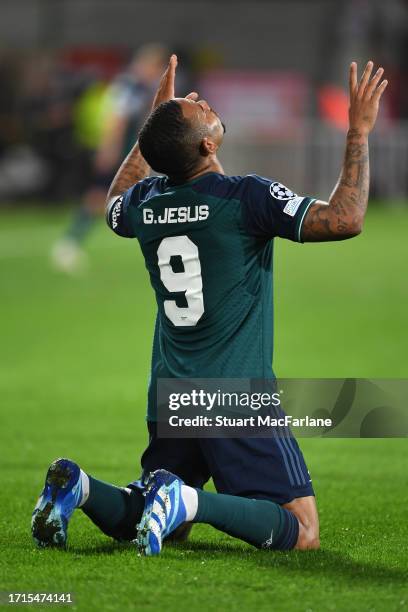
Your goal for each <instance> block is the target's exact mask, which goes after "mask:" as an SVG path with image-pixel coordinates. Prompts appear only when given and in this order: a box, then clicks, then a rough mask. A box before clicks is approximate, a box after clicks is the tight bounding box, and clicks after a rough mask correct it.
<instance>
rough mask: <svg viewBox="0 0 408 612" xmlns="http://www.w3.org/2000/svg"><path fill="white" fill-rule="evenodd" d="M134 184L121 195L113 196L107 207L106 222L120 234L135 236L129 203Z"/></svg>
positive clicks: (124, 236)
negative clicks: (129, 215)
mask: <svg viewBox="0 0 408 612" xmlns="http://www.w3.org/2000/svg"><path fill="white" fill-rule="evenodd" d="M133 190H134V186H133V187H131V188H130V189H128V190H127V191H125V193H123V194H122V195H120V196H115V197H113V198H112V199H111V200H110V202H109V203H108V206H107V207H106V223H107V224H108V226H109V227H110V228H111V230H112V231H114V232H115V234H117V235H118V236H122V238H134V235H133V234H132V230H131V227H130V223H129V219H128V211H129V204H130V201H131V196H132V193H133Z"/></svg>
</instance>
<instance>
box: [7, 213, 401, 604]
mask: <svg viewBox="0 0 408 612" xmlns="http://www.w3.org/2000/svg"><path fill="white" fill-rule="evenodd" d="M0 218H1V224H0V266H1V302H0V309H1V327H2V334H1V347H2V351H1V352H2V367H1V371H0V390H1V420H2V426H1V449H2V452H1V457H0V462H1V489H0V534H1V558H0V580H1V583H0V590H2V591H16V592H17V591H18V592H20V591H27V592H44V591H47V592H68V591H70V592H72V593H73V594H74V597H75V601H76V604H75V606H74V609H79V610H84V611H88V610H89V611H93V610H95V611H96V610H127V609H135V610H191V609H196V610H237V609H240V610H251V611H257V610H277V611H284V612H286V611H289V610H294V611H295V610H296V611H303V612H320V611H323V610H328V611H330V610H347V611H359V612H360V611H365V610H367V611H368V610H370V611H375V612H379V611H382V610H387V611H393V610H395V611H396V610H404V609H408V574H407V561H408V552H407V551H408V544H407V535H408V529H407V517H408V514H407V506H408V494H407V473H408V443H407V440H403V439H394V440H391V439H389V440H334V439H332V440H321V439H314V440H310V439H309V440H303V441H302V440H301V446H302V448H303V450H304V452H305V455H306V459H307V462H308V464H309V468H310V471H311V474H312V477H313V481H314V485H315V489H316V493H317V498H318V504H319V509H320V519H321V540H322V548H321V550H320V551H317V552H312V553H296V552H295V553H293V552H292V553H274V552H271V551H269V552H268V551H262V552H260V551H257V550H255V549H253V548H251V547H250V546H247V545H245V544H243V543H241V542H239V541H237V540H233V539H232V538H229V537H228V536H226V535H223V534H222V533H220V532H217V531H215V530H213V529H211V528H210V527H207V526H204V525H200V526H196V527H195V528H194V530H193V533H192V537H191V540H190V542H188V543H185V544H183V545H179V546H168V547H166V548H165V550H164V552H163V554H162V555H161V556H160V557H159V558H154V559H145V558H140V557H138V556H137V554H136V551H135V550H134V549H133V548H132V546H130V545H119V544H116V543H115V542H113V541H111V540H110V539H108V538H107V537H105V536H104V535H103V534H101V533H100V532H99V531H98V530H97V528H96V527H94V526H93V525H92V524H91V523H90V522H89V521H88V520H87V518H86V517H85V516H84V515H83V514H82V513H81V512H77V513H75V515H74V517H73V520H72V522H71V525H70V534H69V547H68V550H67V551H56V550H42V551H39V550H36V549H35V548H34V546H33V544H32V542H31V538H30V532H29V524H30V515H31V511H32V508H33V505H34V503H35V501H36V497H37V495H38V493H39V491H40V489H41V487H42V483H43V478H44V473H45V470H46V468H47V466H48V464H49V463H50V461H51V460H52V459H54V458H55V457H58V456H68V457H71V458H73V459H75V460H76V461H78V462H79V463H80V464H81V465H82V466H83V467H84V468H85V469H86V470H87V471H89V472H90V473H92V474H94V475H95V476H97V477H99V478H102V479H105V480H108V481H112V482H115V483H118V484H126V483H127V482H129V481H130V480H133V479H134V478H135V477H137V476H138V475H139V456H140V453H141V451H142V449H143V447H144V445H145V442H146V433H145V423H144V411H145V401H146V400H145V396H146V384H147V376H148V367H149V358H150V356H149V353H150V344H151V336H152V329H153V318H154V314H155V312H154V310H155V309H154V299H153V295H152V292H151V290H150V286H149V282H148V279H147V276H146V273H145V269H144V264H143V261H142V258H141V255H140V253H139V249H138V246H137V244H136V242H133V241H126V240H121V239H120V238H117V237H115V236H114V235H113V234H111V233H110V232H109V231H108V229H105V227H104V225H103V223H101V224H100V225H99V226H98V227H97V228H96V230H95V232H94V233H93V235H92V236H91V239H90V241H89V254H90V269H89V271H88V273H87V274H85V275H84V276H82V277H80V278H77V279H71V278H65V277H62V276H60V275H58V274H56V273H55V272H53V270H52V269H51V268H50V266H49V261H48V251H49V247H50V245H51V243H52V241H53V240H54V239H55V238H56V237H57V236H58V235H59V233H60V231H61V229H62V227H63V225H64V223H65V221H66V219H67V212H66V211H65V212H62V213H58V214H56V213H54V212H53V211H48V212H47V211H44V210H43V211H41V210H40V211H24V210H23V211H17V212H15V213H11V212H8V213H6V212H3V213H2V214H1V216H0ZM407 230H408V212H404V211H403V210H402V209H398V208H395V209H393V208H392V207H391V208H387V209H386V208H381V207H378V208H376V207H372V210H371V211H370V214H369V216H368V219H367V222H366V226H365V231H364V233H363V234H362V236H360V237H359V238H358V239H355V240H352V241H349V242H344V243H338V244H327V245H303V246H300V245H296V244H290V243H284V242H283V241H280V242H279V243H278V244H277V246H276V253H275V314H276V317H275V321H276V332H275V369H276V371H277V373H278V375H280V376H288V377H289V376H303V377H307V376H315V377H325V376H328V377H343V376H361V377H376V376H378V377H407V376H408V363H407V345H408V343H407V340H408V326H407V302H408V283H407V268H406V265H407V261H408V246H407V244H408V243H407ZM37 608H41V606H37ZM44 609H47V608H44Z"/></svg>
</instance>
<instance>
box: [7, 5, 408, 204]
mask: <svg viewBox="0 0 408 612" xmlns="http://www.w3.org/2000/svg"><path fill="white" fill-rule="evenodd" d="M1 6H2V19H1V22H0V40H1V47H0V203H1V204H2V205H5V204H10V203H12V202H15V201H21V200H24V201H35V202H36V203H37V204H38V203H39V202H41V203H42V204H44V205H45V204H48V205H49V206H50V207H55V206H57V205H58V204H59V203H61V202H64V201H65V202H66V201H71V202H74V201H75V200H76V199H78V198H80V197H81V196H83V194H84V191H85V190H86V189H87V187H89V184H90V183H91V182H92V177H93V174H94V170H95V168H93V162H94V159H95V151H97V149H98V147H99V146H100V145H101V139H103V137H104V128H105V131H106V123H107V117H109V114H116V115H121V116H122V117H124V116H126V117H127V119H128V118H129V116H131V115H132V114H135V113H136V114H137V115H138V117H137V121H136V122H134V123H133V138H135V137H136V134H137V128H138V127H139V126H140V123H141V122H142V120H143V118H144V116H145V115H146V112H147V108H148V102H150V94H151V91H152V90H153V89H154V86H155V84H156V81H157V72H159V71H160V69H161V68H160V67H159V68H158V69H157V70H156V71H155V70H154V69H153V70H150V74H145V73H144V72H143V62H147V63H149V62H151V59H152V58H151V57H149V54H148V53H146V54H145V57H144V58H142V59H141V60H140V61H139V66H137V67H136V69H134V68H135V67H134V65H133V67H132V59H133V64H134V63H135V62H134V58H135V54H137V53H138V52H139V53H140V52H142V55H143V51H145V52H146V45H148V47H150V51H152V45H153V46H154V45H156V47H158V46H161V48H162V52H163V55H164V56H167V54H168V53H169V52H170V51H175V52H177V53H178V54H179V57H180V69H179V78H178V89H179V93H180V94H184V93H185V92H187V91H188V90H190V89H191V88H192V87H194V88H197V89H198V90H199V92H200V94H201V95H202V96H203V97H205V98H208V99H209V100H210V101H211V104H212V105H213V106H214V108H216V109H217V110H218V112H219V113H220V114H221V115H222V116H223V118H224V121H225V123H226V124H227V130H228V138H227V139H226V141H225V147H224V153H223V161H224V164H225V168H226V171H227V172H229V173H246V172H253V171H256V172H257V173H259V174H263V175H267V176H276V177H279V179H280V180H281V181H283V182H288V183H289V184H291V185H292V186H293V187H294V188H295V189H296V190H297V191H300V192H305V193H311V194H318V195H320V196H322V197H327V195H328V193H329V191H330V189H331V187H332V186H333V182H334V180H335V179H336V176H337V173H338V169H339V161H340V159H341V155H342V149H343V142H344V130H345V128H346V125H347V90H346V85H347V70H348V65H349V62H350V60H352V59H356V60H357V61H358V62H359V64H360V68H361V67H362V66H363V63H364V62H365V61H366V60H367V59H368V58H372V59H373V60H374V61H375V62H376V64H382V65H383V66H384V68H385V70H386V73H387V76H388V78H389V80H390V82H391V86H390V87H389V88H388V91H387V95H386V96H385V98H384V102H383V104H382V111H381V117H380V120H379V123H378V126H377V129H376V131H375V133H374V134H373V136H372V168H373V180H372V189H371V194H372V196H374V197H377V198H393V199H395V198H397V199H400V198H404V197H405V194H406V192H407V180H408V178H407V172H406V169H407V164H408V128H407V124H406V119H407V116H408V82H407V80H408V79H407V75H408V65H407V64H408V3H407V2H406V0H389V1H388V2H387V3H384V2H382V1H381V0H350V1H348V0H343V1H338V0H304V1H301V0H290V1H273V0H271V1H269V2H268V1H263V0H255V1H251V2H250V3H248V2H239V1H235V2H234V1H232V0H219V1H217V2H215V1H214V2H212V1H211V0H195V1H194V2H186V1H182V0H172V2H171V3H169V2H166V1H161V0H149V1H145V2H140V1H137V0H136V1H135V0H115V1H113V0H2V3H1ZM156 51H157V52H158V49H156ZM158 55H160V53H159V52H158ZM136 57H137V55H136ZM156 61H157V64H160V57H156ZM150 68H151V67H150ZM132 70H133V74H132ZM125 75H126V76H125ZM124 78H127V79H128V81H129V82H131V87H130V88H129V82H128V87H127V90H128V91H127V92H126V91H125V92H124V91H121V92H119V93H118V92H116V93H117V95H116V98H115V96H112V95H109V94H112V90H111V89H110V86H112V83H114V84H116V85H119V88H120V85H122V90H123V89H124V87H123V79H124ZM121 80H122V83H121ZM136 85H139V91H137V92H136V94H135V91H134V89H135V86H136ZM132 87H133V92H132ZM129 90H130V94H129ZM132 93H133V100H124V99H123V98H126V95H128V97H129V98H131V96H132ZM118 98H120V99H118ZM126 103H127V104H128V105H130V106H132V105H133V108H132V109H131V110H129V109H125V108H124V106H126ZM132 103H133V104H132ZM135 109H136V110H135ZM118 161H119V160H115V163H114V164H112V165H114V166H117V165H118V163H117V162H118Z"/></svg>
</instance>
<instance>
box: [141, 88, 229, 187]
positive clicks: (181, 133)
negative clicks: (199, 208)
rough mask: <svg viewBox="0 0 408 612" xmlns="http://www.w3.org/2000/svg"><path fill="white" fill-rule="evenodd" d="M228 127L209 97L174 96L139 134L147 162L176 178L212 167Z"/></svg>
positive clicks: (152, 116) (154, 112) (186, 177)
mask: <svg viewBox="0 0 408 612" xmlns="http://www.w3.org/2000/svg"><path fill="white" fill-rule="evenodd" d="M224 132H225V127H224V125H223V123H222V122H221V120H220V118H219V116H218V115H217V113H216V112H215V111H214V110H213V109H212V108H211V107H210V106H209V104H208V103H207V102H206V101H205V100H198V101H195V100H192V99H188V98H174V99H173V100H169V101H167V102H163V103H162V104H160V105H159V106H158V107H157V108H156V109H155V110H154V111H153V112H152V114H151V115H150V116H149V117H148V118H147V120H146V122H145V124H144V125H143V127H142V129H141V131H140V134H139V146H140V151H141V153H142V155H143V157H144V159H145V160H146V161H147V163H148V164H149V165H150V166H151V167H152V168H153V170H155V171H156V172H160V173H162V174H166V175H167V176H168V177H169V178H170V179H172V180H174V181H176V182H183V181H186V180H188V179H190V178H193V177H194V176H195V175H196V174H198V173H201V172H203V171H205V170H206V169H207V168H208V169H211V166H212V165H213V164H214V161H215V160H216V156H217V150H218V148H219V146H220V145H221V142H222V138H223V135H224Z"/></svg>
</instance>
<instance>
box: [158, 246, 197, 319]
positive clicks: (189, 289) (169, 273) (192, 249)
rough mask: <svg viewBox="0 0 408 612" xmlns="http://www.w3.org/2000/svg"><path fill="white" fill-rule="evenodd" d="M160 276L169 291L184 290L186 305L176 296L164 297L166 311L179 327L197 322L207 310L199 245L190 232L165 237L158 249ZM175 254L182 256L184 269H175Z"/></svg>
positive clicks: (182, 291)
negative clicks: (173, 297) (172, 260)
mask: <svg viewBox="0 0 408 612" xmlns="http://www.w3.org/2000/svg"><path fill="white" fill-rule="evenodd" d="M157 256H158V260H159V269H160V279H161V281H162V283H163V285H164V286H165V287H166V289H167V291H170V292H171V293H184V294H185V297H186V301H187V307H186V308H182V307H180V306H177V304H176V301H175V300H165V301H164V312H165V313H166V316H167V317H168V318H169V319H170V321H171V322H172V323H173V325H175V326H176V327H191V326H194V325H197V323H198V321H199V320H200V319H201V317H202V316H203V314H204V297H203V279H202V277H201V264H200V258H199V254H198V248H197V245H195V244H194V242H192V241H191V240H190V239H189V238H188V236H172V237H170V238H164V239H163V240H162V241H161V243H160V246H159V248H158V249H157ZM172 257H181V260H182V262H183V266H184V271H183V272H173V269H172V267H171V264H170V259H171V258H172Z"/></svg>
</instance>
